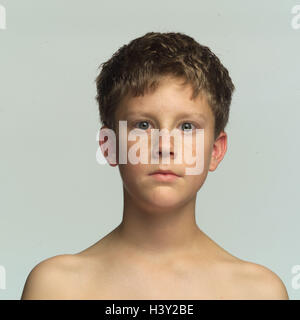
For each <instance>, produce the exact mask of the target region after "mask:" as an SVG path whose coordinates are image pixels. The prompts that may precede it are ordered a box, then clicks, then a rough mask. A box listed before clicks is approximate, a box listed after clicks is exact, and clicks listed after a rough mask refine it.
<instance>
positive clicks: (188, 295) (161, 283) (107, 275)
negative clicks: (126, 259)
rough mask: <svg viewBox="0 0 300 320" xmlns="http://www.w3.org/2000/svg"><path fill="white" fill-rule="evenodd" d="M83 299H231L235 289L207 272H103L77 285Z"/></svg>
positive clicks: (217, 276)
mask: <svg viewBox="0 0 300 320" xmlns="http://www.w3.org/2000/svg"><path fill="white" fill-rule="evenodd" d="M81 288H84V290H82V291H81V293H82V295H81V298H83V299H97V300H98V299H99V300H104V299H113V300H114V299H115V300H124V299H128V300H141V299H143V300H153V299H158V300H162V299H166V300H169V299H172V300H173V299H174V300H176V299H182V300H189V299H194V300H206V299H209V300H211V299H218V300H219V299H232V298H234V292H235V291H236V286H235V284H234V283H232V282H230V279H226V278H225V279H224V278H223V279H221V278H220V276H219V275H216V274H214V273H213V272H211V271H197V272H195V271H194V270H177V271H176V272H174V270H172V271H170V272H167V271H166V270H164V271H163V272H158V271H156V270H155V271H154V270H153V271H152V272H151V270H148V271H147V272H146V271H145V270H135V271H134V272H132V271H130V270H126V269H124V270H120V271H119V272H116V271H115V270H114V271H113V270H110V271H109V270H107V271H106V272H104V273H102V274H101V275H100V276H99V274H91V275H90V277H89V279H86V281H85V283H84V284H83V285H82V286H81Z"/></svg>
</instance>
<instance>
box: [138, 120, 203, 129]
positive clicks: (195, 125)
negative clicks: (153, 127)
mask: <svg viewBox="0 0 300 320" xmlns="http://www.w3.org/2000/svg"><path fill="white" fill-rule="evenodd" d="M141 122H148V123H151V121H148V120H139V121H136V122H134V123H133V126H134V127H136V125H137V124H138V123H141ZM185 123H190V124H192V125H193V126H194V127H195V129H197V127H199V125H197V124H195V123H194V122H190V121H184V122H182V123H181V125H182V124H185ZM138 129H139V128H138ZM141 130H143V129H141ZM191 130H192V129H188V130H183V131H191Z"/></svg>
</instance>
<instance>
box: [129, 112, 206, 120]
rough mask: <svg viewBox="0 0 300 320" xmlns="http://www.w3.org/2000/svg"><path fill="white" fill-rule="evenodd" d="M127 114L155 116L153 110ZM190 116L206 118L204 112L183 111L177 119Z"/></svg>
mask: <svg viewBox="0 0 300 320" xmlns="http://www.w3.org/2000/svg"><path fill="white" fill-rule="evenodd" d="M125 116H136V117H153V114H152V113H151V112H142V111H129V112H127V113H126V114H125ZM189 117H197V118H202V119H204V120H206V116H205V115H204V114H203V113H198V112H181V113H179V114H178V115H177V116H176V119H180V118H189Z"/></svg>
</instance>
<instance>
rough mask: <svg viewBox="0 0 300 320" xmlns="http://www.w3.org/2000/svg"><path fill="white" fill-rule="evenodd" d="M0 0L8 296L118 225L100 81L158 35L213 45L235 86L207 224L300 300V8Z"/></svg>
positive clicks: (201, 220) (117, 184)
mask: <svg viewBox="0 0 300 320" xmlns="http://www.w3.org/2000/svg"><path fill="white" fill-rule="evenodd" d="M0 4H2V5H4V6H5V7H6V11H7V29H6V30H0V143H1V145H0V154H1V156H0V161H1V166H0V197H1V201H0V223H1V226H0V265H3V266H4V267H5V269H6V290H0V299H20V297H21V293H22V290H23V286H24V283H25V280H26V277H27V276H28V274H29V272H30V271H31V270H32V268H33V267H34V266H35V265H36V264H37V263H39V262H40V261H42V260H44V259H46V258H49V257H52V256H54V255H58V254H65V253H75V252H78V251H81V250H83V249H84V248H87V247H88V246H90V245H91V244H93V243H94V242H96V241H97V240H99V239H100V238H102V237H103V236H105V235H106V234H107V233H109V232H110V231H111V230H112V229H114V228H115V227H116V226H117V225H118V224H119V223H120V221H121V217H122V204H123V203H122V201H123V198H122V183H121V178H120V175H119V170H118V168H117V167H115V168H112V167H109V166H108V165H105V166H104V165H103V166H101V165H99V164H98V163H97V162H96V150H97V142H96V134H97V131H98V129H99V125H100V123H99V120H98V111H97V105H96V101H95V99H94V97H95V95H96V88H95V83H94V79H95V77H96V75H97V74H98V69H97V68H98V66H99V65H100V63H101V62H103V61H105V60H107V59H108V58H109V57H110V56H111V55H112V54H113V53H114V52H115V51H116V50H117V49H118V48H119V47H120V46H122V45H123V44H125V43H128V42H129V41H130V40H132V39H134V38H136V37H138V36H141V35H143V34H145V33H146V32H149V31H162V32H167V31H179V32H184V33H186V34H188V35H190V36H192V37H194V38H195V39H196V40H197V41H198V42H200V43H201V44H204V45H208V46H209V47H210V48H211V49H212V50H213V51H214V52H215V53H216V54H217V55H218V56H219V58H220V59H221V61H222V62H223V63H224V65H225V66H226V67H227V68H228V69H229V71H230V74H231V76H232V79H233V80H234V83H235V85H236V92H235V94H234V98H233V103H232V107H231V114H230V121H229V123H228V126H227V133H228V150H227V154H226V155H225V158H224V159H223V161H222V163H221V164H220V166H219V167H218V168H217V170H216V171H215V172H209V175H208V177H207V180H206V182H205V184H204V186H203V187H202V189H200V191H199V193H198V199H197V223H198V225H199V226H200V228H202V230H203V231H204V232H206V233H207V234H208V235H209V236H210V237H211V238H212V239H214V240H215V241H216V242H217V243H218V244H219V245H221V246H222V247H223V248H224V249H226V250H228V251H229V252H230V253H231V254H233V255H235V256H237V257H239V258H241V259H245V260H248V261H251V262H255V263H258V264H262V265H264V266H266V267H268V268H270V269H271V270H272V271H274V272H275V273H276V274H277V275H278V276H279V277H280V278H281V279H282V280H283V281H284V283H285V285H286V288H287V290H288V293H289V297H290V299H299V298H300V289H298V290H296V289H293V287H292V278H293V276H294V275H293V274H292V273H291V268H292V266H294V265H296V264H300V241H299V236H298V235H299V225H300V218H299V178H300V174H299V173H300V169H299V158H300V153H299V139H298V138H299V118H300V105H299V102H300V85H299V83H300V81H299V76H300V63H299V56H300V29H299V30H295V29H293V28H292V27H291V19H292V17H293V15H292V14H291V8H292V7H293V6H294V5H295V4H297V1H287V0H284V1H283V0H282V1H271V0H269V1H258V0H256V1H251V2H250V1H237V0H236V1H232V0H231V1H199V0H197V1H174V0H172V1H171V0H168V1H157V0H152V1H115V2H108V1H99V0H98V1H96V0H89V1H74V0H72V1H71V0H68V1H66V0H65V1H60V0H51V1H50V0H48V1H38V0H35V1H34V0H23V1H19V0H18V1H17V0H0ZM298 4H299V1H298Z"/></svg>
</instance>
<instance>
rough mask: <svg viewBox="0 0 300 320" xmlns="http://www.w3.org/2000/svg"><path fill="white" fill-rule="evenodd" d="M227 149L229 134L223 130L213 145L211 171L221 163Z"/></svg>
mask: <svg viewBox="0 0 300 320" xmlns="http://www.w3.org/2000/svg"><path fill="white" fill-rule="evenodd" d="M226 150H227V134H226V132H225V131H222V132H221V133H220V134H219V136H218V137H217V139H216V140H215V142H214V145H213V151H212V154H211V159H210V164H209V171H214V170H216V168H217V167H218V165H219V163H220V162H221V161H222V159H223V158H224V156H225V153H226Z"/></svg>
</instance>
